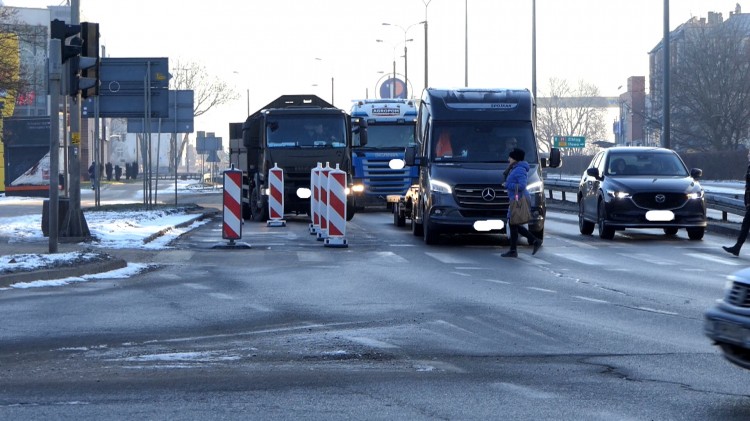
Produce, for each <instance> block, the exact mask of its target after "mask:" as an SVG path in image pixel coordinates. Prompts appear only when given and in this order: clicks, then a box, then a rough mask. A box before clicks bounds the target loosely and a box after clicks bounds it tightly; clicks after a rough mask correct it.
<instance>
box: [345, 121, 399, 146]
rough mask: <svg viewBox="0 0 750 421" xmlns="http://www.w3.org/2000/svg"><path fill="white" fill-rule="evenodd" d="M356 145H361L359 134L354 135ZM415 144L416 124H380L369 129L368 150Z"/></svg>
mask: <svg viewBox="0 0 750 421" xmlns="http://www.w3.org/2000/svg"><path fill="white" fill-rule="evenodd" d="M353 141H354V144H355V145H359V144H360V143H359V133H354V139H353ZM410 144H414V123H411V124H396V123H378V124H373V123H370V125H369V126H368V127H367V148H373V149H381V148H400V149H404V148H405V147H406V146H408V145H410Z"/></svg>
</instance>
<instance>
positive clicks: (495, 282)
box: [482, 279, 511, 285]
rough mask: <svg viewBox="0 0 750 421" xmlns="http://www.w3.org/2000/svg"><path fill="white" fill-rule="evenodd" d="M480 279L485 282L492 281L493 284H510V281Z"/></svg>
mask: <svg viewBox="0 0 750 421" xmlns="http://www.w3.org/2000/svg"><path fill="white" fill-rule="evenodd" d="M482 280H483V281H485V282H492V283H494V284H503V285H510V284H511V283H510V282H506V281H498V280H497V279H482Z"/></svg>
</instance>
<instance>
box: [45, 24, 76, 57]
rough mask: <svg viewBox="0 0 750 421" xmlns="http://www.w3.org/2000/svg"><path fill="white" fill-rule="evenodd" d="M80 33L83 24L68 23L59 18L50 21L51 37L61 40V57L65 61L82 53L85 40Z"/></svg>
mask: <svg viewBox="0 0 750 421" xmlns="http://www.w3.org/2000/svg"><path fill="white" fill-rule="evenodd" d="M80 34H81V25H68V24H67V23H65V21H62V20H59V19H55V20H53V21H52V22H50V38H51V39H59V40H60V58H61V59H62V62H63V63H65V62H67V61H68V60H70V59H71V58H73V57H77V56H79V55H80V54H81V46H82V43H83V42H82V41H81V37H80ZM68 38H70V40H68Z"/></svg>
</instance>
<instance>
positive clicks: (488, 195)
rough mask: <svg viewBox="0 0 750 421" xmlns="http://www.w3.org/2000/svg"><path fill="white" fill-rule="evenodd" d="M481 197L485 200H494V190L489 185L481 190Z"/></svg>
mask: <svg viewBox="0 0 750 421" xmlns="http://www.w3.org/2000/svg"><path fill="white" fill-rule="evenodd" d="M482 199H484V201H485V202H491V201H493V200H495V190H494V189H491V188H489V187H487V188H486V189H484V190H482Z"/></svg>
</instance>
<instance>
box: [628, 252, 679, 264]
mask: <svg viewBox="0 0 750 421" xmlns="http://www.w3.org/2000/svg"><path fill="white" fill-rule="evenodd" d="M617 254H619V255H620V256H624V257H630V258H631V259H636V260H641V261H644V262H647V263H650V264H653V265H667V266H670V265H678V264H679V263H678V262H675V261H673V260H666V259H659V258H657V257H656V256H655V255H653V254H648V253H617Z"/></svg>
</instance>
